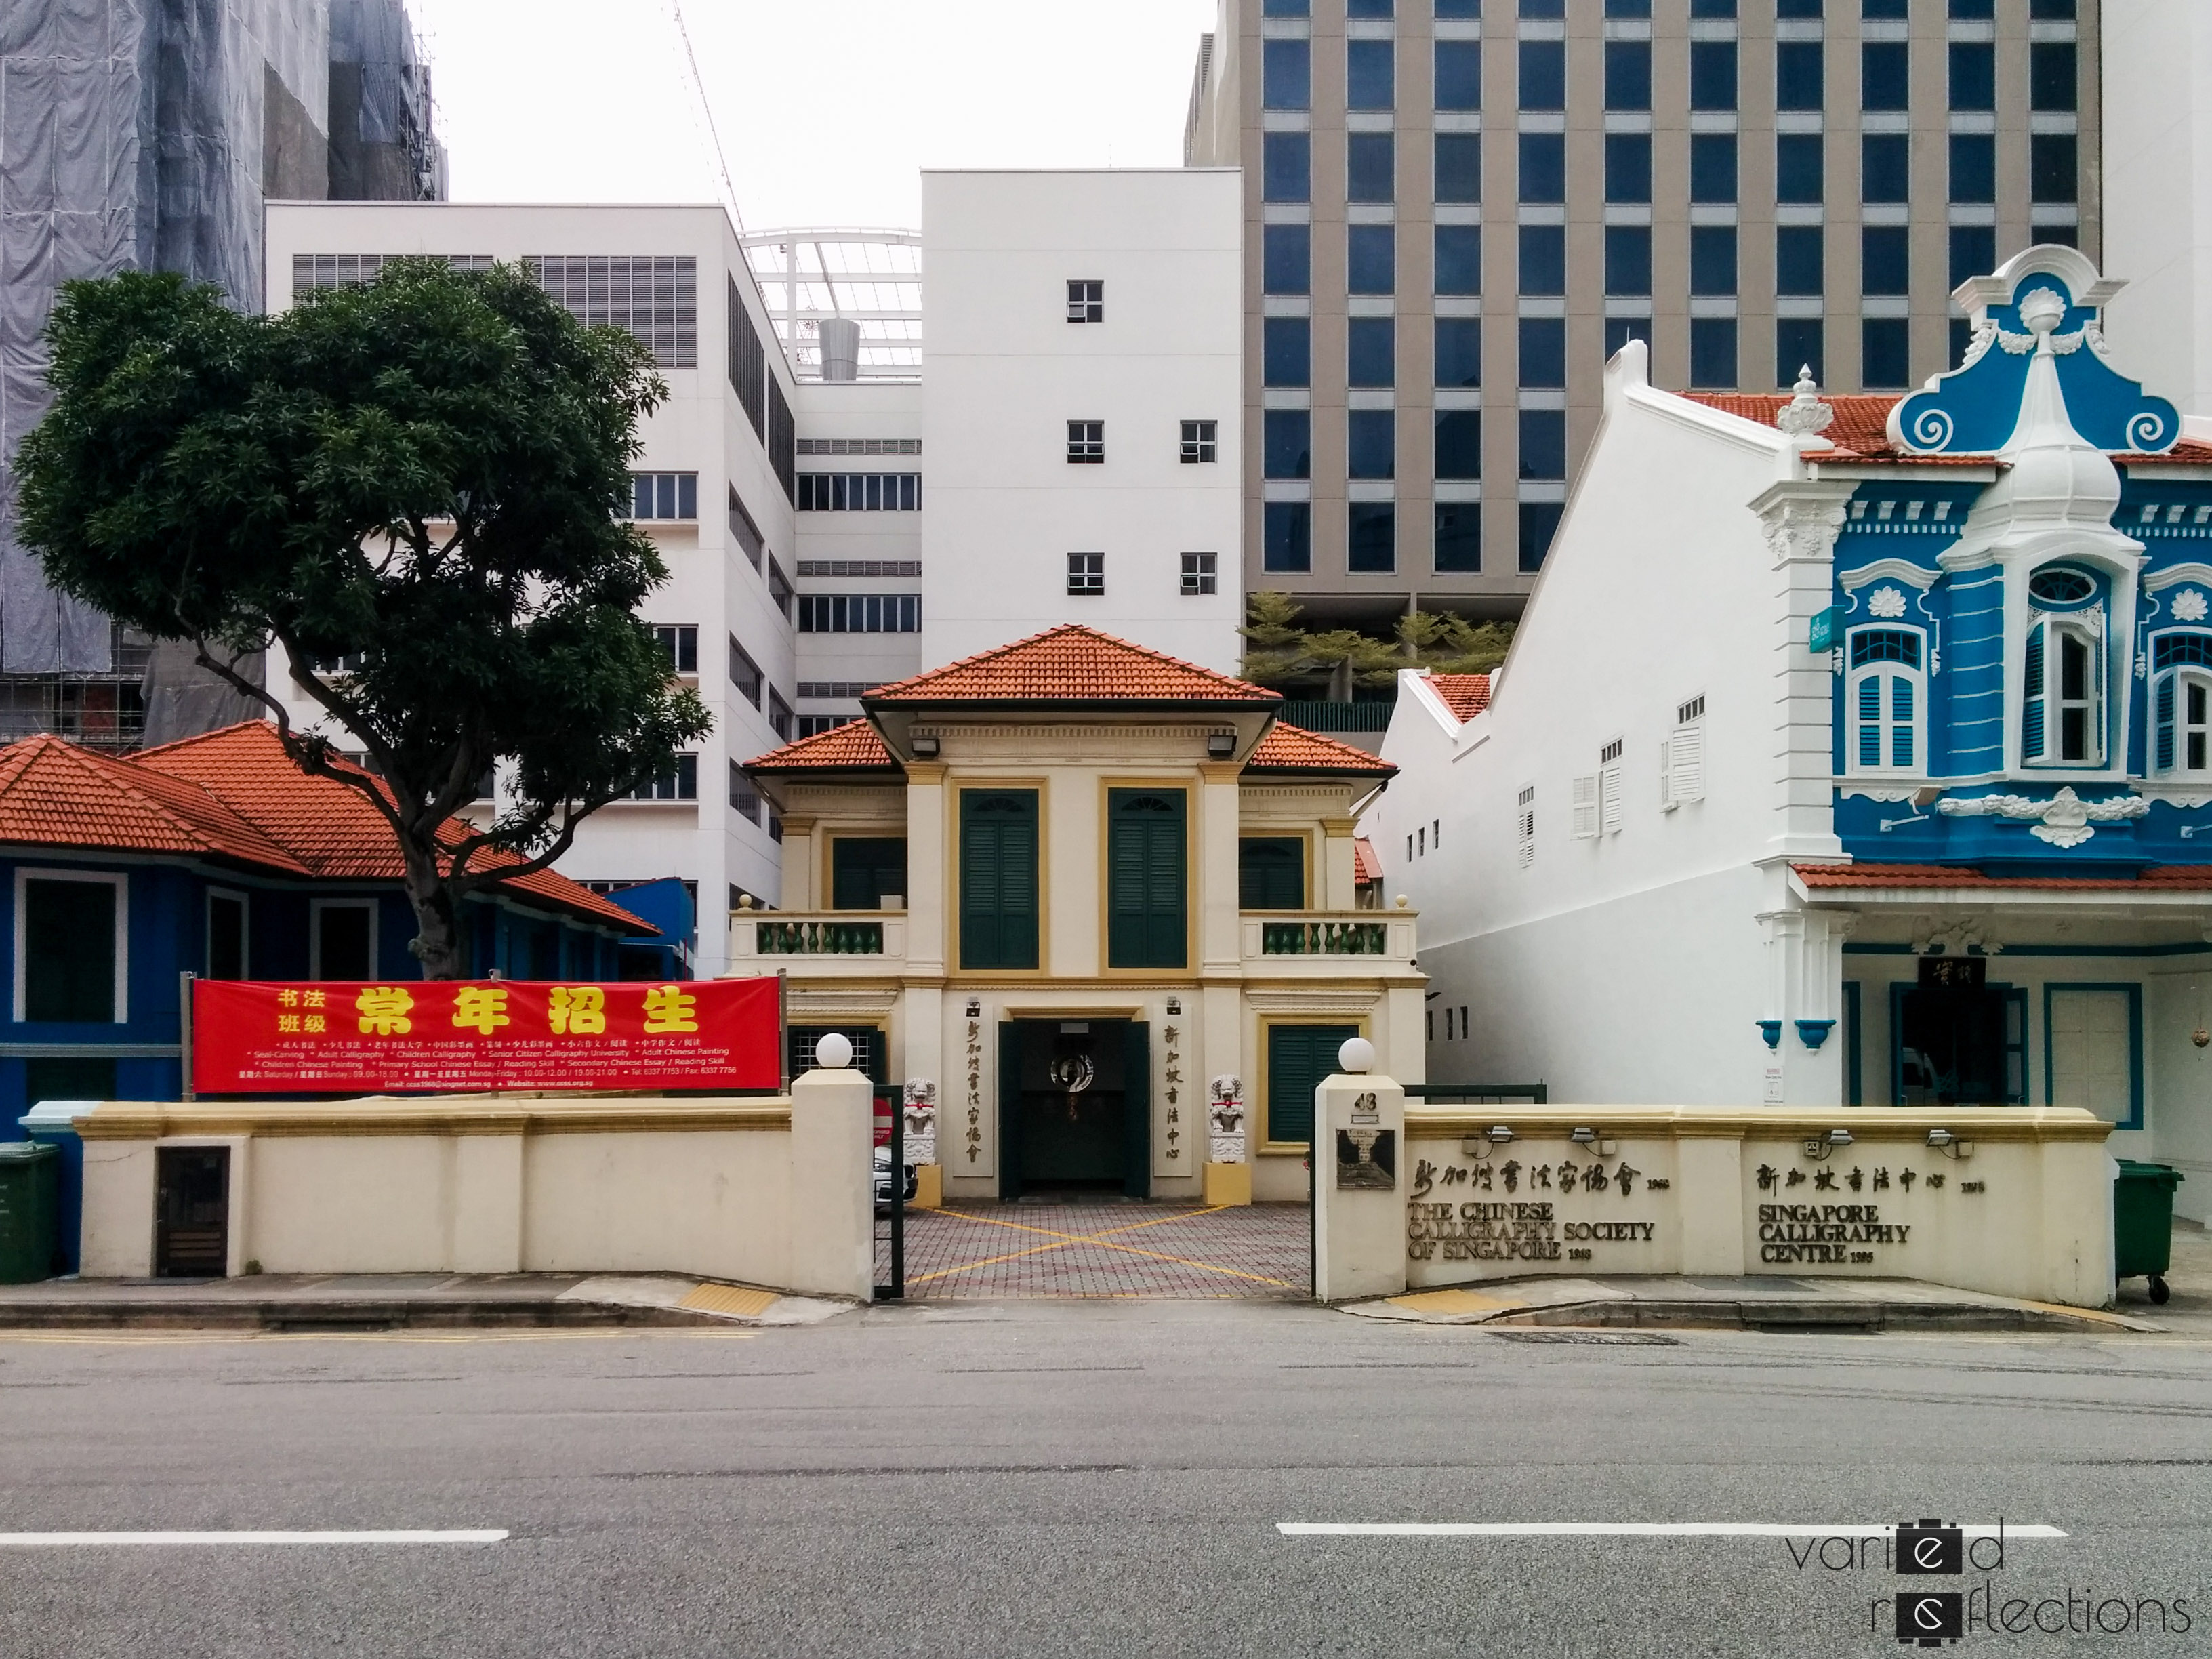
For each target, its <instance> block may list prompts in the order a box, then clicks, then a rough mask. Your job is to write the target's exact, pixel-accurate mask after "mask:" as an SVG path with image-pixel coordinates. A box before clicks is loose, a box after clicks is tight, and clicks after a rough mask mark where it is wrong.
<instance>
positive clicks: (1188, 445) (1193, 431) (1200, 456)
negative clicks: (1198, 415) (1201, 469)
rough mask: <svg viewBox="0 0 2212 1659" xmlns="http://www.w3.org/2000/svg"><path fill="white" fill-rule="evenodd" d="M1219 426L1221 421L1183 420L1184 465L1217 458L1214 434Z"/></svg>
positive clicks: (1216, 442) (1216, 444)
mask: <svg viewBox="0 0 2212 1659" xmlns="http://www.w3.org/2000/svg"><path fill="white" fill-rule="evenodd" d="M1220 427H1221V423H1220V422H1218V421H1185V422H1183V423H1182V459H1183V463H1184V465H1191V464H1192V463H1194V462H1201V461H1211V460H1214V459H1218V441H1217V438H1216V435H1217V434H1218V432H1219V430H1220Z"/></svg>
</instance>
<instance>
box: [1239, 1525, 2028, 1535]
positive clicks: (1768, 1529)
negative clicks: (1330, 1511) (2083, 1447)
mask: <svg viewBox="0 0 2212 1659" xmlns="http://www.w3.org/2000/svg"><path fill="white" fill-rule="evenodd" d="M1275 1530H1276V1531H1277V1532H1279V1533H1280V1534H1283V1536H1285V1538H1887V1537H1888V1536H1889V1535H1890V1534H1891V1533H1893V1532H1894V1531H1895V1530H1896V1528H1895V1526H1894V1525H1893V1524H1888V1523H1884V1524H1881V1525H1876V1526H1861V1525H1856V1524H1854V1525H1848V1526H1833V1527H1813V1526H1778V1525H1772V1524H1770V1523H1768V1522H1759V1521H1278V1522H1276V1523H1275ZM1960 1531H1961V1532H1963V1533H1964V1534H1966V1536H1967V1537H1969V1538H1995V1537H1996V1536H1997V1534H1998V1532H1999V1528H1996V1527H1994V1526H1972V1527H1962V1528H1960ZM2002 1532H2003V1534H2004V1536H2005V1537H2007V1538H2063V1537H2065V1536H2066V1534H2064V1533H2063V1532H2062V1531H2060V1530H2059V1529H2058V1528H2057V1527H2047V1526H2021V1525H2015V1523H2014V1522H2009V1521H2008V1522H2005V1523H2004V1525H2003V1528H2002Z"/></svg>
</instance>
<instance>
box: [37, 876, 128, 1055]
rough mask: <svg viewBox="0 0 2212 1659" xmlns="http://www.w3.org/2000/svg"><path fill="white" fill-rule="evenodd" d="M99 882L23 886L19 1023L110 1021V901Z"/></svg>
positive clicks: (111, 893)
mask: <svg viewBox="0 0 2212 1659" xmlns="http://www.w3.org/2000/svg"><path fill="white" fill-rule="evenodd" d="M117 893H118V889H117V888H116V887H115V886H114V885H113V884H111V883H108V882H105V881H37V880H29V881H26V882H25V883H24V884H23V1018H25V1019H27V1020H58V1021H65V1022H69V1023H71V1024H112V1022H113V1020H114V1018H115V900H116V896H117Z"/></svg>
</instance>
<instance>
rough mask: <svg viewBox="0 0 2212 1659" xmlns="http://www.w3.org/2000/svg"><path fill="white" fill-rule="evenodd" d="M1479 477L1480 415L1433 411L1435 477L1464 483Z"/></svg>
mask: <svg viewBox="0 0 2212 1659" xmlns="http://www.w3.org/2000/svg"><path fill="white" fill-rule="evenodd" d="M1481 476H1482V411H1481V410H1479V409H1440V410H1437V477H1439V478H1447V479H1455V480H1465V479H1474V478H1480V477H1481Z"/></svg>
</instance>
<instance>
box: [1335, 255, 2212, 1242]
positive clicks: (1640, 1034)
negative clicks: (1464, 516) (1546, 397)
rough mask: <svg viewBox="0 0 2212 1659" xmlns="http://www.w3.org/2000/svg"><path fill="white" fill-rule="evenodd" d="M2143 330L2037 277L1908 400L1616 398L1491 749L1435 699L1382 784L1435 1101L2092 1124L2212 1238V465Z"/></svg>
mask: <svg viewBox="0 0 2212 1659" xmlns="http://www.w3.org/2000/svg"><path fill="white" fill-rule="evenodd" d="M2118 287H2119V284H2118V283H2116V282H2111V281H2106V280H2105V279H2103V278H2102V277H2100V275H2099V273H2098V272H2097V270H2095V269H2094V268H2093V266H2092V265H2091V264H2090V263H2089V261H2088V260H2087V258H2084V257H2083V256H2082V255H2081V253H2079V252H2075V251H2074V250H2072V249H2070V248H2066V247H2060V246H2039V247H2033V248H2030V249H2029V250H2027V252H2024V253H2022V254H2021V255H2020V256H2018V257H2017V258H2014V259H2012V260H2010V261H2008V262H2007V263H2006V264H2004V265H2003V266H2002V267H2001V268H2000V269H1999V270H1997V271H1996V273H1995V274H1994V275H1992V276H1984V277H1978V278H1976V279H1974V280H1972V281H1970V282H1968V283H1965V284H1963V285H1962V286H1961V287H1960V289H1959V291H1958V295H1957V296H1956V297H1957V298H1958V300H1959V301H1960V304H1961V306H1962V307H1963V308H1964V309H1965V310H1966V312H1967V313H1968V314H1969V316H1970V317H1971V319H1972V329H1973V332H1972V343H1971V344H1970V345H1969V347H1968V349H1967V350H1966V355H1965V360H1964V362H1962V364H1961V365H1960V367H1959V368H1956V369H1954V370H1953V371H1952V372H1950V373H1948V374H1943V375H1941V376H1938V377H1936V378H1935V379H1933V380H1930V381H1929V385H1928V386H1927V388H1926V389H1925V390H1923V391H1921V392H1916V393H1913V394H1911V395H1910V396H1908V397H1905V398H1889V397H1872V396H1860V397H1844V398H1832V399H1830V400H1828V401H1826V402H1823V401H1821V400H1820V398H1818V397H1817V396H1815V395H1814V392H1813V391H1812V389H1811V387H1810V386H1809V385H1808V386H1801V388H1800V392H1799V395H1797V396H1796V397H1795V398H1781V397H1747V396H1725V395H1709V396H1703V397H1684V396H1675V395H1670V394H1668V393H1665V392H1658V391H1656V390H1654V389H1653V388H1652V387H1651V386H1650V385H1649V384H1648V380H1647V376H1646V374H1645V358H1644V348H1643V347H1642V345H1640V344H1638V343H1631V344H1629V345H1628V346H1626V348H1624V349H1623V350H1622V351H1621V352H1620V354H1619V355H1617V356H1615V358H1614V359H1613V362H1612V364H1611V366H1610V368H1609V370H1608V374H1607V404H1606V412H1605V417H1604V421H1603V423H1602V425H1601V428H1600V429H1599V431H1598V434H1597V437H1596V440H1595V445H1594V447H1593V449H1592V451H1591V454H1590V458H1589V464H1588V465H1587V467H1586V468H1585V470H1584V471H1583V475H1582V477H1581V478H1580V479H1579V481H1578V482H1577V485H1576V487H1575V490H1574V493H1573V495H1572V497H1571V501H1570V502H1569V504H1568V507H1567V513H1566V518H1565V522H1564V524H1563V526H1562V528H1561V532H1560V535H1559V541H1558V543H1557V544H1555V546H1554V548H1553V555H1552V558H1551V561H1550V562H1549V563H1548V564H1547V567H1546V569H1545V572H1544V574H1543V576H1542V578H1541V581H1540V582H1539V584H1538V586H1537V588H1536V590H1535V593H1534V599H1532V601H1531V603H1530V605H1529V609H1528V617H1527V620H1526V622H1525V623H1523V624H1522V629H1521V632H1520V635H1519V636H1518V637H1517V638H1516V641H1515V642H1514V647H1513V652H1512V654H1511V656H1510V658H1509V659H1508V660H1507V662H1506V664H1505V665H1504V668H1503V669H1502V670H1501V671H1499V672H1498V674H1497V675H1495V676H1493V677H1492V680H1491V683H1490V684H1488V685H1487V686H1486V687H1485V688H1483V690H1484V692H1485V693H1486V698H1487V702H1486V706H1485V704H1484V702H1483V700H1482V699H1481V698H1480V697H1477V698H1469V697H1467V696H1463V695H1460V696H1452V697H1449V698H1448V697H1447V696H1445V695H1443V692H1444V691H1445V690H1446V688H1442V687H1438V686H1437V685H1434V684H1431V683H1430V682H1428V681H1427V680H1425V678H1423V677H1421V676H1419V675H1415V674H1407V675H1405V676H1403V677H1402V682H1403V684H1402V691H1401V700H1400V702H1399V704H1398V708H1397V713H1396V715H1395V724H1394V725H1393V726H1392V728H1391V730H1390V732H1389V737H1388V738H1387V740H1386V742H1385V744H1384V745H1383V754H1384V756H1385V757H1387V758H1389V759H1392V760H1395V762H1396V763H1397V764H1398V766H1399V767H1400V769H1401V778H1400V781H1399V783H1398V786H1397V787H1395V788H1394V789H1393V791H1392V792H1391V795H1390V799H1389V801H1388V803H1387V804H1385V805H1383V806H1382V807H1381V808H1380V809H1378V810H1377V811H1376V812H1374V813H1373V814H1371V815H1370V818H1369V820H1368V823H1367V824H1366V825H1365V826H1364V827H1365V828H1366V829H1368V830H1369V831H1370V833H1371V834H1372V835H1373V836H1374V839H1375V841H1376V845H1377V847H1378V848H1379V849H1380V851H1381V854H1382V856H1383V860H1384V866H1385V874H1386V878H1387V882H1388V885H1389V890H1390V891H1392V892H1393V893H1396V892H1401V891H1402V892H1406V893H1408V894H1410V895H1412V896H1413V897H1414V898H1415V899H1416V900H1417V902H1419V904H1420V906H1421V908H1422V909H1423V911H1424V913H1425V921H1424V923H1423V930H1424V938H1423V941H1422V947H1423V948H1422V952H1421V966H1422V968H1423V969H1424V970H1425V972H1426V973H1427V974H1428V975H1429V976H1430V982H1431V986H1432V987H1434V989H1435V991H1436V992H1437V995H1436V996H1435V998H1434V999H1433V1000H1432V1003H1431V1009H1432V1038H1433V1040H1432V1042H1431V1044H1430V1068H1431V1071H1433V1072H1434V1073H1437V1075H1438V1076H1439V1077H1440V1078H1442V1079H1445V1080H1447V1081H1463V1080H1473V1079H1483V1078H1497V1077H1516V1078H1541V1079H1544V1080H1545V1081H1546V1082H1547V1083H1548V1084H1549V1085H1551V1088H1552V1091H1553V1098H1555V1099H1571V1100H1584V1101H1623V1102H1674V1103H1716V1104H1719V1103H1746V1102H1755V1101H1760V1100H1765V1101H1772V1102H1786V1103H1790V1104H1814V1105H1817V1104H1820V1103H1844V1102H1850V1103H1869V1104H1882V1103H1894V1104H1899V1105H1914V1104H1922V1103H1969V1104H1979V1105H1989V1106H1999V1105H2002V1104H2006V1103H2057V1104H2061V1105H2078V1106H2084V1107H2087V1108H2089V1109H2092V1110H2093V1111H2096V1112H2098V1113H2100V1115H2104V1116H2106V1117H2107V1118H2109V1119H2110V1120H2112V1122H2113V1123H2114V1124H2115V1125H2116V1126H2118V1131H2119V1133H2118V1134H2116V1135H2115V1137H2114V1139H2113V1141H2112V1146H2113V1148H2114V1150H2115V1152H2118V1153H2120V1154H2121V1155H2123V1156H2155V1157H2156V1158H2160V1159H2162V1160H2164V1161H2166V1162H2169V1163H2172V1164H2178V1165H2179V1166H2180V1167H2181V1168H2182V1169H2183V1170H2185V1171H2186V1172H2187V1173H2188V1175H2189V1176H2190V1177H2191V1180H2190V1182H2189V1184H2187V1185H2185V1186H2184V1187H2183V1188H2182V1189H2181V1194H2180V1203H2181V1206H2182V1208H2183V1209H2184V1210H2185V1212H2192V1213H2202V1212H2203V1209H2204V1206H2205V1201H2206V1199H2207V1197H2208V1195H2212V1104H2208V1100H2209V1099H2212V1046H2208V1043H2212V1037H2208V1030H2212V442H2207V441H2200V440H2199V439H2198V438H2197V437H2195V436H2193V435H2185V433H2184V430H2183V424H2184V423H2183V422H2182V421H2181V420H2180V419H2179V416H2177V415H2176V413H2175V411H2174V409H2173V407H2172V405H2171V404H2168V403H2166V402H2165V401H2164V400H2162V399H2160V398H2154V397H2148V396H2146V395H2144V393H2143V392H2142V388H2141V387H2140V386H2138V384H2137V383H2136V382H2135V381H2133V380H2128V379H2125V378H2124V376H2123V375H2122V374H2120V373H2118V370H2117V368H2116V367H2115V366H2114V365H2112V363H2111V362H2108V360H2107V351H2106V343H2105V341H2104V338H2103V335H2102V332H2101V326H2102V321H2103V312H2104V307H2105V306H2106V302H2107V301H2109V300H2110V299H2111V297H2112V295H2113V294H2114V293H2115V292H2116V291H2117V289H2118ZM2146 367H2148V365H2147V366H2146ZM1455 690H1459V691H1462V692H1463V690H1464V688H1456V689H1455ZM1455 704H1456V706H1454V705H1455Z"/></svg>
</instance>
